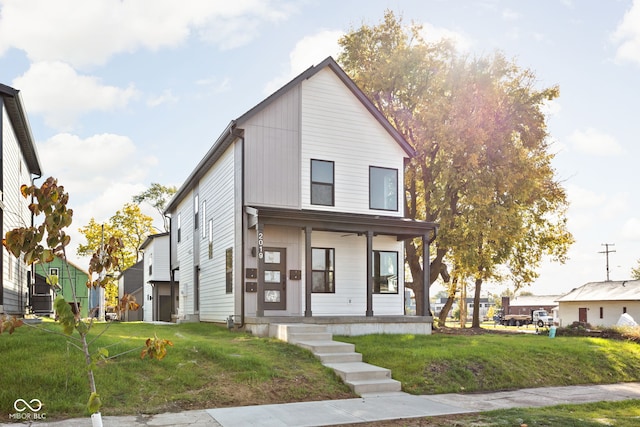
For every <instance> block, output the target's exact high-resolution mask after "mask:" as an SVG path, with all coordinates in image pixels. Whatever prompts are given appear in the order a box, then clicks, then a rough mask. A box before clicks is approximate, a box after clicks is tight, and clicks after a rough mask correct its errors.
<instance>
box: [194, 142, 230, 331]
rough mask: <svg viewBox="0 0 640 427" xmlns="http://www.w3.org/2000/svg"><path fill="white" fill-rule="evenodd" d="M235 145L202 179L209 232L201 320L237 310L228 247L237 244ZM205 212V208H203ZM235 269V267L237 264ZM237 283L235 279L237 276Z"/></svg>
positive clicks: (203, 245)
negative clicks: (228, 286) (228, 285)
mask: <svg viewBox="0 0 640 427" xmlns="http://www.w3.org/2000/svg"><path fill="white" fill-rule="evenodd" d="M234 148H235V146H234V145H232V146H230V147H229V148H227V150H226V151H225V152H224V154H223V155H222V156H221V157H220V158H219V159H218V160H217V162H216V163H215V165H214V166H213V167H212V168H211V169H210V170H209V171H208V172H207V173H206V174H205V176H204V177H202V179H201V180H200V185H199V188H200V203H201V204H202V203H206V212H205V219H204V224H206V227H207V232H206V233H204V236H203V234H202V233H199V234H198V238H199V239H201V241H200V320H201V321H206V322H224V321H225V320H226V319H227V318H228V317H229V316H230V315H233V314H235V313H234V295H235V294H234V293H233V292H231V293H227V292H226V251H227V249H232V250H233V262H234V264H235V263H236V259H239V258H238V254H237V253H236V245H235V236H236V233H235V226H236V221H235V217H236V209H235V187H234V183H235V170H234V169H235V168H234V166H235V164H236V162H235V156H234V152H235V149H234ZM200 214H201V215H202V209H200ZM209 221H212V226H213V236H212V257H211V258H209V234H208V233H209V232H208V227H209ZM234 271H235V268H234ZM233 279H234V283H235V277H234V278H233Z"/></svg>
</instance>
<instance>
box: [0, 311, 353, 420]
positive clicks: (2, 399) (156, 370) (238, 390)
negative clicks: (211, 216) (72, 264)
mask: <svg viewBox="0 0 640 427" xmlns="http://www.w3.org/2000/svg"><path fill="white" fill-rule="evenodd" d="M43 325H44V326H45V327H46V328H47V329H50V330H58V331H59V330H60V327H59V325H57V324H54V323H51V322H49V323H44V324H43ZM105 327H107V325H106V324H98V325H96V326H95V330H94V331H95V332H96V333H98V332H100V331H101V330H103V329H104V328H105ZM94 331H92V333H91V335H92V336H96V334H94V333H93V332H94ZM154 333H156V334H157V335H158V337H159V338H164V339H168V340H170V341H172V342H173V347H168V354H167V356H166V357H165V358H164V359H163V360H161V361H158V360H149V359H145V360H141V359H140V351H141V348H139V347H140V346H141V345H143V343H144V341H145V340H146V339H147V338H149V337H153V335H154ZM76 336H77V335H76ZM96 344H97V345H98V346H103V347H107V346H109V347H108V351H109V354H110V355H115V354H118V353H122V352H125V351H127V350H131V349H136V350H135V351H133V352H130V353H127V354H124V355H122V356H119V357H117V358H116V359H114V360H111V361H109V362H108V363H106V364H105V365H103V366H98V368H97V369H96V370H95V374H96V383H97V389H98V393H99V394H100V397H101V399H102V402H103V408H102V413H103V415H121V414H137V413H160V412H171V411H179V410H186V409H196V408H215V407H225V406H241V405H252V404H263V403H284V402H291V401H306V400H323V399H335V398H338V399H340V398H349V397H355V396H354V395H353V394H352V393H351V392H350V390H349V389H348V387H347V386H345V385H344V384H343V383H342V382H341V381H340V380H339V379H338V378H337V376H336V375H334V373H333V371H332V370H330V369H329V368H325V367H324V366H322V365H321V364H320V362H319V361H318V360H317V359H315V358H314V357H313V355H312V354H311V353H309V352H308V351H306V350H303V349H301V348H299V347H295V346H292V345H288V344H286V343H284V342H281V341H277V340H274V339H263V338H256V337H253V336H251V335H248V334H245V333H238V332H230V331H228V330H227V329H226V328H224V327H221V326H217V325H212V324H206V323H191V324H181V325H162V326H161V325H149V324H143V323H114V324H111V325H110V327H109V328H108V330H107V331H106V332H105V333H104V334H103V335H102V336H101V337H100V338H99V339H98V341H97V342H96ZM0 379H1V381H0V383H1V385H2V387H0V414H2V415H0V421H8V415H9V414H11V413H15V412H16V411H15V409H14V408H13V404H14V402H15V401H16V399H24V400H26V401H27V402H28V401H30V400H31V399H38V400H40V401H41V402H42V403H43V404H44V408H43V409H42V410H41V412H44V413H46V414H47V419H56V418H66V417H82V416H88V413H87V412H86V409H85V406H86V403H87V399H88V397H89V391H88V390H89V388H88V385H87V384H88V382H87V375H86V369H85V364H84V360H83V356H82V354H81V352H80V351H78V350H77V349H75V348H73V347H70V346H68V345H67V342H66V340H65V338H64V337H62V336H58V335H54V334H50V333H46V332H42V331H38V330H34V329H32V328H30V327H28V326H23V327H21V328H19V329H17V330H16V331H15V332H14V333H13V335H8V334H7V333H4V334H2V335H0Z"/></svg>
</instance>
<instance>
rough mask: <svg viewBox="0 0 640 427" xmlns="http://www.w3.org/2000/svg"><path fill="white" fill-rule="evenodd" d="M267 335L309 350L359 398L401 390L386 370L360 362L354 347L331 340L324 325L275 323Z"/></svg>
mask: <svg viewBox="0 0 640 427" xmlns="http://www.w3.org/2000/svg"><path fill="white" fill-rule="evenodd" d="M269 332H270V335H271V336H272V337H275V338H278V339H281V340H283V341H287V342H289V343H291V344H294V345H297V346H299V347H302V348H306V349H307V350H309V351H311V352H312V353H313V354H314V355H315V356H316V357H317V358H318V359H320V361H321V362H322V364H323V365H324V366H326V367H328V368H331V369H333V370H334V371H335V373H336V374H337V375H338V376H339V377H340V379H342V381H344V383H345V384H347V385H348V386H349V388H351V390H353V391H354V392H355V393H357V394H359V395H363V394H377V393H394V392H398V391H400V390H401V388H402V384H401V383H400V382H399V381H396V380H394V379H392V378H391V371H390V370H389V369H386V368H381V367H379V366H374V365H371V364H369V363H364V362H362V355H361V354H360V353H356V352H355V346H354V345H353V344H349V343H343V342H339V341H333V339H332V338H333V335H331V334H330V333H329V332H327V330H326V327H324V326H321V325H307V324H278V325H271V326H270V327H269Z"/></svg>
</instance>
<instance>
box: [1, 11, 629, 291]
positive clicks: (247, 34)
mask: <svg viewBox="0 0 640 427" xmlns="http://www.w3.org/2000/svg"><path fill="white" fill-rule="evenodd" d="M385 9H391V10H393V11H394V12H396V13H397V14H399V15H402V16H403V18H404V20H405V22H406V23H409V22H412V21H413V22H416V23H421V24H423V25H424V29H425V32H424V35H425V37H426V38H427V39H438V38H441V37H449V38H452V39H454V40H456V42H457V45H458V48H459V49H461V50H462V51H464V52H467V53H469V54H470V55H479V54H480V55H482V54H489V53H491V52H493V51H494V50H501V51H503V52H504V53H505V54H506V55H507V56H508V57H510V58H514V59H515V60H516V61H517V63H518V64H519V65H520V66H521V67H523V68H530V69H532V70H533V71H534V72H535V74H536V76H537V77H538V81H539V85H540V87H541V88H542V87H546V86H551V85H556V84H557V85H559V86H560V93H561V95H560V98H559V99H558V100H556V101H554V102H552V103H551V104H550V105H549V106H548V107H549V110H548V111H549V131H550V134H551V141H552V145H551V149H552V151H553V152H554V153H557V155H556V158H555V160H554V166H555V168H556V170H557V176H558V179H559V180H561V181H562V182H563V184H564V186H565V188H566V189H567V192H568V196H569V199H570V201H571V208H570V210H569V229H570V231H571V232H572V233H573V234H574V236H575V238H576V243H575V244H574V245H573V247H572V248H571V250H570V253H569V256H570V260H569V261H568V262H567V263H566V264H564V265H556V264H551V263H545V265H544V266H543V267H542V269H541V277H540V278H539V280H538V281H537V282H536V283H535V284H534V285H533V286H532V287H531V289H530V290H531V291H533V292H535V293H537V294H551V293H554V294H555V293H562V292H567V291H569V290H571V289H572V288H575V287H577V286H581V285H582V284H584V283H586V282H589V281H599V280H604V279H606V269H605V256H604V255H603V254H601V253H599V252H600V251H603V250H604V247H603V246H601V245H602V244H603V243H612V244H615V246H613V247H611V249H613V250H615V251H616V252H615V253H612V254H610V259H609V261H610V278H611V279H612V280H624V279H628V278H629V276H630V270H631V268H632V267H634V266H635V265H636V260H638V259H639V258H640V200H639V197H638V196H639V194H640V191H638V181H640V180H639V179H638V175H639V172H638V169H639V168H640V164H639V161H638V159H640V148H638V146H639V144H638V142H637V139H638V135H640V116H639V114H638V113H639V109H638V100H639V99H640V0H600V1H596V0H535V1H534V0H529V1H522V0H520V1H517V0H511V1H507V0H502V1H500V0H457V1H446V0H362V1H356V0H341V1H334V0H301V1H288V0H234V1H233V2H230V1H215V0H214V1H207V0H201V1H198V0H183V1H180V2H176V1H170V0H146V1H145V0H140V1H130V0H123V1H117V0H92V1H86V0H0V82H1V83H4V84H7V85H9V86H12V87H15V88H17V89H19V90H21V93H22V97H23V101H24V103H25V106H26V108H27V112H28V115H29V120H30V123H31V127H32V131H33V134H34V137H35V139H36V142H37V146H38V150H39V154H40V159H41V162H42V167H43V170H44V174H45V176H54V177H56V178H58V179H59V181H60V183H61V184H63V185H65V187H66V189H67V191H68V192H69V193H70V196H71V201H70V205H71V207H72V208H73V209H74V211H75V214H74V218H75V220H74V226H73V227H74V228H77V227H80V226H82V225H85V224H86V223H87V222H88V221H89V219H90V218H92V217H93V218H95V219H96V221H98V222H101V221H105V220H106V219H108V218H109V217H110V216H111V215H113V214H114V213H115V211H116V210H117V209H119V208H121V207H122V205H123V204H124V203H126V202H129V201H130V200H131V197H132V195H134V194H138V193H140V192H141V191H143V190H144V189H145V188H147V187H148V186H149V184H150V183H152V182H159V183H161V184H165V185H176V186H180V184H181V183H182V181H183V180H184V179H185V178H186V177H187V175H188V174H189V173H190V172H191V170H192V169H193V168H194V167H195V165H196V164H197V163H198V161H199V160H200V159H201V158H202V156H203V155H204V154H205V152H206V151H207V149H208V148H209V147H210V145H211V144H212V143H213V141H215V139H216V138H217V137H218V135H219V133H220V132H222V130H223V129H224V128H225V126H226V125H227V124H228V123H229V121H230V120H232V119H235V118H237V117H239V116H240V115H242V114H243V113H244V112H245V111H246V110H248V109H249V108H251V107H252V106H254V105H255V104H256V103H258V102H259V101H261V100H262V99H263V98H264V97H266V96H267V95H269V94H270V93H271V92H273V91H274V90H275V89H277V88H278V87H279V86H281V85H282V84H284V83H286V82H287V81H288V79H290V78H291V77H293V76H294V75H296V74H297V73H299V72H301V71H303V70H304V69H306V68H308V67H309V66H311V65H313V64H315V63H318V62H320V61H321V60H322V59H324V58H325V57H327V56H329V55H334V56H336V55H337V53H338V45H337V39H338V37H339V36H340V35H341V34H343V33H344V32H347V31H349V30H350V29H351V28H357V27H359V26H360V25H361V24H362V23H367V24H377V23H379V22H380V20H381V19H382V16H383V13H384V11H385ZM149 213H150V214H152V211H149ZM72 238H73V240H74V244H73V246H74V247H75V244H77V243H78V242H81V240H80V239H81V236H79V235H78V234H77V233H75V230H73V232H72ZM74 260H75V261H76V262H78V263H79V264H80V265H85V264H86V262H84V260H80V259H74ZM496 289H497V290H500V289H501V288H496Z"/></svg>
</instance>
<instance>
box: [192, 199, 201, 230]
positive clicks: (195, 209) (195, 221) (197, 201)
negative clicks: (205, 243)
mask: <svg viewBox="0 0 640 427" xmlns="http://www.w3.org/2000/svg"><path fill="white" fill-rule="evenodd" d="M199 209H200V196H199V195H198V194H196V197H195V198H194V199H193V227H194V228H195V229H196V230H197V229H198V226H199V225H200V220H199V219H198V218H199V213H200V211H199Z"/></svg>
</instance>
